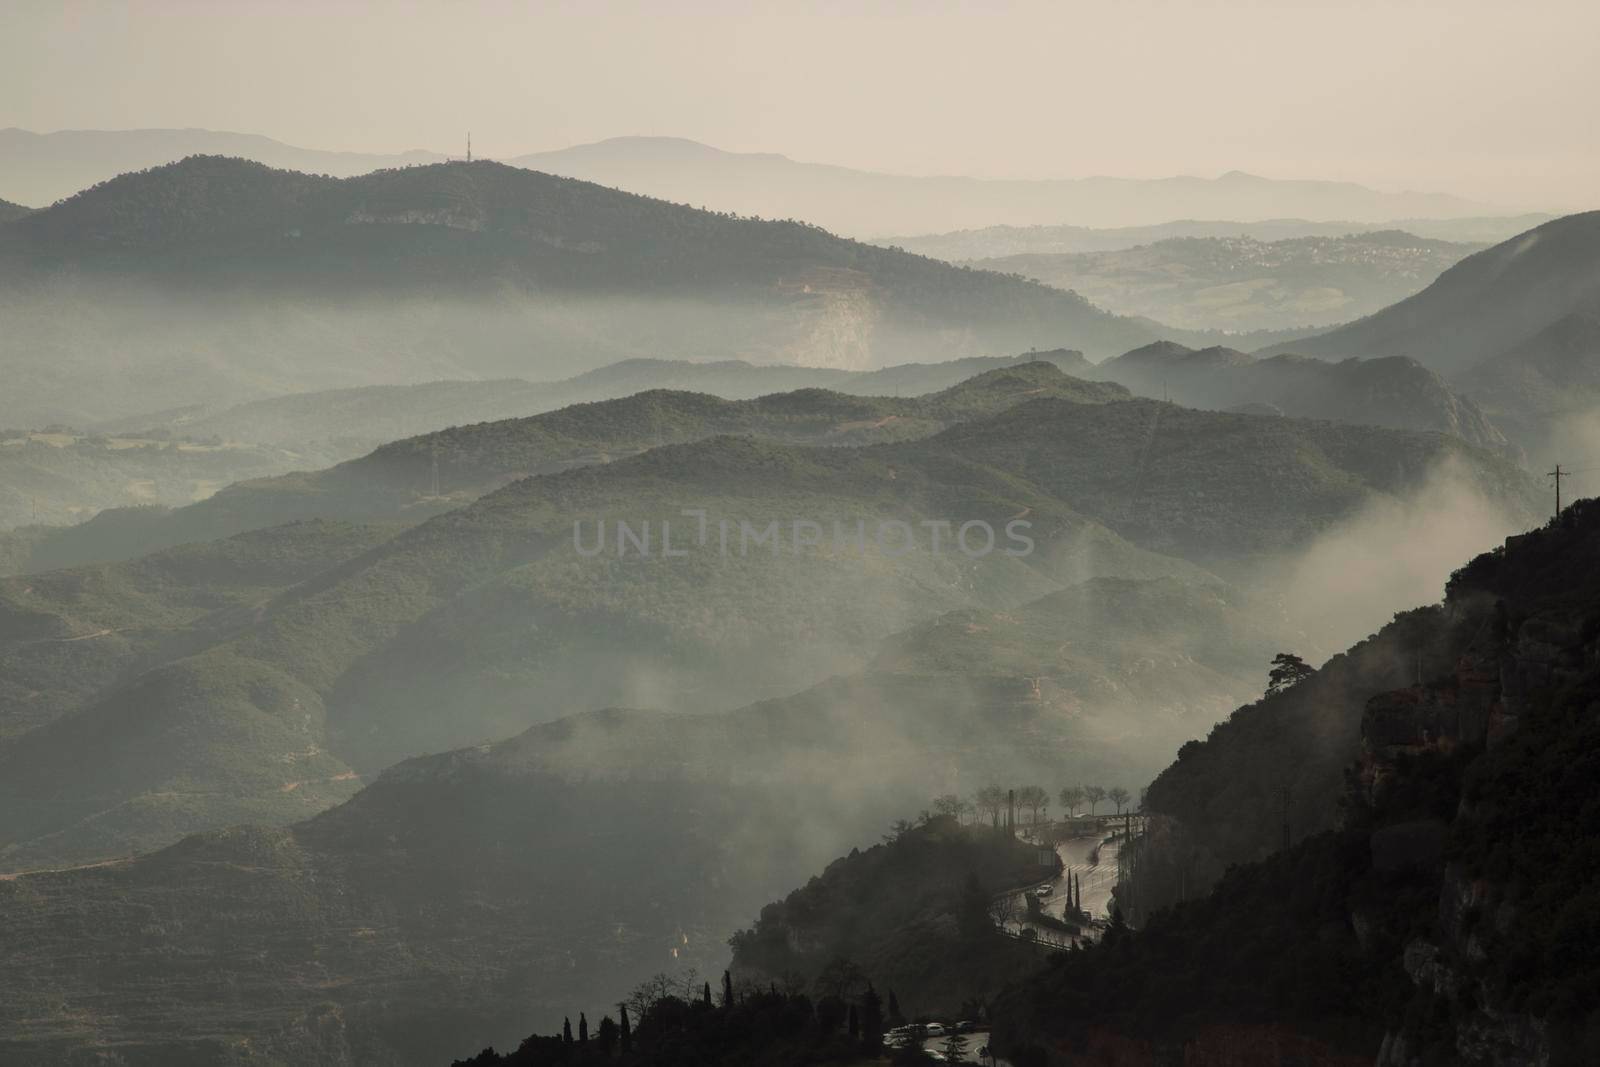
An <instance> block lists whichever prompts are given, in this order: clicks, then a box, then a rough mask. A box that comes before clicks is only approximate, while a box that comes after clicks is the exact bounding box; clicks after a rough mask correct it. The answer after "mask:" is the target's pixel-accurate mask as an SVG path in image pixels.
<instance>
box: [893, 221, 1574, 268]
mask: <svg viewBox="0 0 1600 1067" xmlns="http://www.w3.org/2000/svg"><path fill="white" fill-rule="evenodd" d="M1555 217H1556V216H1554V215H1543V214H1525V215H1493V216H1483V217H1477V218H1470V217H1469V218H1454V219H1428V218H1412V219H1388V220H1385V221H1383V222H1356V221H1354V220H1350V219H1345V220H1336V221H1332V222H1320V221H1312V220H1310V219H1263V220H1262V221H1260V222H1238V221H1229V220H1223V219H1215V220H1210V221H1205V220H1198V219H1178V220H1176V221H1173V222H1162V223H1156V224H1154V225H1150V226H1113V227H1105V228H1098V227H1090V226H986V227H984V228H982V229H977V230H955V231H952V232H950V233H930V234H917V235H909V236H901V237H875V238H873V243H874V244H881V245H890V246H894V247H898V248H904V249H905V250H906V251H907V252H915V253H917V254H918V255H923V256H932V257H933V258H934V259H946V260H949V261H951V262H952V263H954V262H961V261H965V260H976V259H992V258H998V257H1002V256H1021V255H1041V256H1043V255H1073V254H1076V253H1081V252H1118V251H1121V250H1123V249H1127V248H1136V247H1138V246H1140V245H1151V244H1155V243H1157V242H1158V241H1171V240H1176V239H1178V238H1183V237H1193V238H1198V239H1209V238H1234V239H1238V240H1250V241H1261V242H1264V243H1267V242H1273V241H1292V240H1296V239H1298V238H1304V237H1322V238H1335V237H1348V236H1352V235H1355V234H1365V233H1373V232H1376V231H1381V230H1398V231H1400V232H1402V233H1408V234H1413V235H1415V236H1417V237H1420V238H1422V239H1423V240H1425V241H1446V242H1450V243H1453V244H1473V245H1486V244H1497V243H1499V242H1500V241H1504V240H1505V239H1506V238H1508V237H1514V236H1516V235H1517V234H1519V233H1524V232H1526V231H1528V230H1531V229H1533V228H1534V227H1535V226H1538V225H1541V224H1542V223H1546V222H1549V221H1550V220H1551V219H1553V218H1555Z"/></svg>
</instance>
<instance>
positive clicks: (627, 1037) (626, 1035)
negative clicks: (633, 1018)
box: [617, 1004, 633, 1056]
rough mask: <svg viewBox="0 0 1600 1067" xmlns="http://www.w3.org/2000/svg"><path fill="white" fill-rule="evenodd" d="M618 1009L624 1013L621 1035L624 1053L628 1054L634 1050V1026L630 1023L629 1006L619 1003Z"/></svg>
mask: <svg viewBox="0 0 1600 1067" xmlns="http://www.w3.org/2000/svg"><path fill="white" fill-rule="evenodd" d="M617 1010H618V1011H619V1012H621V1013H622V1023H621V1029H620V1036H621V1038H622V1054H623V1055H624V1056H626V1055H627V1054H628V1053H629V1052H631V1051H632V1050H633V1028H632V1027H631V1026H629V1025H628V1006H627V1005H626V1004H618V1005H617Z"/></svg>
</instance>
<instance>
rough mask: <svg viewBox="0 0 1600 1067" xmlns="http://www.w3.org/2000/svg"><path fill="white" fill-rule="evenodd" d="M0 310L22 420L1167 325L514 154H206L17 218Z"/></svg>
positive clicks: (881, 352)
mask: <svg viewBox="0 0 1600 1067" xmlns="http://www.w3.org/2000/svg"><path fill="white" fill-rule="evenodd" d="M0 312H3V313H4V314H5V316H6V317H7V319H8V320H9V321H10V322H11V323H12V328H11V329H10V330H8V331H7V334H6V335H5V337H4V338H3V339H0V345H3V346H4V347H3V348H0V354H3V355H4V356H5V358H6V359H7V360H8V362H9V363H10V364H12V365H13V366H14V368H15V370H14V374H13V380H12V389H10V390H8V395H7V397H6V398H5V401H4V403H3V404H0V423H12V424H22V425H27V424H30V423H36V422H38V421H41V420H48V421H69V422H73V423H77V424H86V423H90V422H96V421H103V420H107V419H113V418H120V417H124V416H127V415H132V414H136V413H138V412H139V411H160V410H167V409H174V408H181V407H185V406H190V405H195V404H217V403H230V402H240V401H245V400H250V399H256V398H259V397H260V396H262V395H263V394H267V393H271V392H289V391H305V390H307V389H320V388H336V387H349V386H356V385H370V384H381V383H400V382H415V381H426V380H431V379H438V378H466V377H522V378H533V379H548V378H553V377H558V376H561V375H564V374H571V373H574V372H578V371H582V370H586V369H590V368H592V367H596V366H599V365H601V364H603V363H607V362H613V361H615V360H618V359H624V358H631V357H639V356H650V357H663V356H667V357H680V358H694V359H715V358H729V357H738V358H744V359H750V360H752V361H754V362H761V363H772V362H791V363H805V364H810V365H815V366H823V367H834V368H840V369H853V370H867V369H873V368H876V367H881V366H885V365H887V364H891V363H897V362H904V361H907V360H921V361H930V360H942V359H949V358H953V357H961V356H973V355H994V354H997V353H1009V352H1018V351H1023V350H1026V349H1029V348H1055V347H1059V346H1062V345H1068V346H1071V347H1074V348H1078V349H1081V350H1083V351H1085V352H1088V353H1090V354H1091V355H1102V356H1103V355H1110V354H1112V353H1114V352H1120V351H1125V350H1126V349H1129V348H1133V347H1136V346H1137V345H1140V344H1144V343H1147V342H1149V341H1151V340H1154V339H1156V338H1157V337H1160V336H1162V335H1163V334H1164V333H1165V331H1163V330H1162V329H1161V328H1160V327H1158V326H1157V325H1156V324H1153V323H1148V322H1143V321H1140V320H1135V319H1128V318H1122V317H1118V316H1115V315H1111V314H1109V313H1107V312H1104V311H1101V310H1099V309H1098V308H1095V307H1093V306H1092V305H1090V304H1089V303H1088V302H1087V301H1085V300H1084V299H1083V298H1081V297H1079V296H1077V295H1075V294H1071V293H1064V292H1060V291H1058V290H1054V289H1050V288H1048V287H1046V286H1042V285H1039V284H1037V283H1034V282H1029V281H1026V280H1023V279H1020V278H1015V277H1008V276H1005V275H1000V274H994V273H990V272H985V271H973V270H967V269H962V268H957V267H953V266H951V265H950V264H947V263H943V262H940V261H937V260H931V259H926V258H924V257H921V256H913V255H910V254H908V253H905V252H899V251H895V250H892V249H885V248H879V247H876V246H873V245H865V244H860V243H858V242H855V241H849V240H844V239H842V238H838V237H834V236H832V235H831V234H829V233H826V232H825V231H823V230H821V229H818V228H817V227H815V226H811V225H806V224H804V223H801V222H795V221H773V220H761V219H755V218H745V217H738V216H734V215H729V214H718V213H714V212H710V211H703V210H698V209H694V208H689V207H684V206H679V205H676V204H670V203H666V202H664V201H660V200H651V199H648V198H646V197H642V196H635V195H632V194H628V193H623V192H619V191H617V190H613V189H606V188H603V187H601V186H598V185H592V184H589V183H587V182H581V181H576V180H573V179H570V178H558V177H554V176H552V175H549V174H541V173H537V172H534V171H528V170H522V169H519V168H516V167H508V166H503V165H500V164H496V163H487V162H480V163H471V164H467V163H449V164H436V165H429V166H418V167H408V168H403V169H399V170H388V171H378V172H375V173H372V174H368V175H363V176H361V177H356V178H346V179H334V178H325V177H315V176H311V175H305V174H299V173H296V172H292V171H278V170H272V169H270V168H268V167H264V166H262V165H260V164H256V163H250V162H246V161H244V160H238V159H224V158H220V157H198V156H197V157H193V158H190V159H187V160H184V161H182V162H179V163H174V164H171V165H168V166H164V167H158V168H155V169H152V170H149V171H141V172H137V173H132V174H126V175H123V176H121V177H118V178H116V179H113V180H111V181H108V182H105V183H103V184H101V185H98V186H95V187H94V188H91V189H88V190H85V191H84V192H82V193H80V194H79V195H77V196H74V197H72V198H70V199H68V200H65V201H62V202H60V203H58V204H55V205H53V206H51V207H50V208H48V209H45V210H43V211H39V212H35V213H33V214H30V215H27V216H24V217H22V218H19V219H16V220H13V221H12V222H9V223H5V224H0ZM91 356H92V357H94V358H92V359H91V358H90V357H91ZM91 365H92V368H93V369H92V371H91ZM91 373H92V374H94V375H95V376H96V377H95V380H96V381H97V382H98V383H100V384H104V383H105V382H108V381H110V382H115V383H117V385H118V388H116V389H104V388H99V389H94V390H87V389H85V388H84V384H85V383H86V382H87V381H89V380H90V379H89V375H90V374H91Z"/></svg>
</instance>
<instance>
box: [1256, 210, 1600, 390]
mask: <svg viewBox="0 0 1600 1067" xmlns="http://www.w3.org/2000/svg"><path fill="white" fill-rule="evenodd" d="M1597 307H1600V211H1591V212H1587V213H1584V214H1580V215H1568V216H1565V217H1563V218H1559V219H1556V220H1554V221H1552V222H1547V223H1544V224H1543V225H1541V226H1538V227H1535V228H1534V229H1532V230H1529V231H1528V232H1527V233H1524V234H1520V235H1518V236H1516V237H1513V238H1511V239H1509V240H1506V241H1503V242H1501V243H1500V244H1497V245H1495V246H1494V247H1493V248H1489V249H1485V250H1484V251H1482V252H1478V253H1476V254H1474V255H1471V256H1468V257H1467V258H1466V259H1464V260H1462V261H1461V262H1460V263H1457V264H1456V265H1455V266H1453V267H1451V268H1450V269H1449V270H1447V271H1445V272H1444V273H1443V274H1441V275H1440V276H1439V279H1438V280H1437V281H1435V282H1434V283H1433V284H1432V285H1430V286H1428V287H1427V288H1426V289H1424V290H1422V291H1421V292H1420V293H1417V294H1416V295H1415V296H1412V297H1409V298H1408V299H1406V300H1402V301H1401V302H1399V303H1398V304H1395V305H1393V306H1392V307H1388V308H1385V309H1383V310H1382V311H1379V312H1377V313H1376V314H1373V315H1369V316H1367V317H1366V318H1364V319H1361V320H1359V321H1357V322H1352V323H1350V324H1349V325H1346V326H1341V327H1339V328H1337V329H1334V330H1330V331H1328V332H1327V333H1322V334H1318V335H1316V336H1314V337H1308V338H1304V339H1300V340H1296V341H1294V342H1292V343H1291V344H1288V345H1278V346H1274V348H1273V349H1272V350H1273V351H1283V350H1291V351H1294V352H1298V353H1301V354H1304V355H1310V356H1321V357H1326V358H1343V357H1346V356H1362V357H1372V356H1410V357H1412V358H1413V359H1416V360H1419V361H1420V362H1422V363H1425V364H1427V365H1428V366H1430V367H1432V368H1434V369H1435V370H1437V371H1440V372H1441V373H1444V374H1447V375H1448V374H1456V373H1460V372H1463V371H1465V370H1467V369H1468V368H1469V367H1471V366H1473V365H1474V364H1476V363H1479V362H1481V361H1482V360H1485V359H1489V358H1491V357H1494V356H1499V355H1501V354H1502V353H1505V352H1507V351H1509V350H1510V349H1512V348H1513V347H1515V346H1517V345H1519V344H1522V343H1523V342H1525V341H1527V340H1529V339H1530V338H1532V337H1533V336H1534V335H1536V334H1538V333H1539V332H1540V331H1542V330H1544V329H1546V328H1548V327H1549V326H1551V325H1552V324H1554V323H1555V322H1557V321H1558V320H1560V319H1563V318H1565V317H1566V316H1568V315H1571V314H1573V313H1574V312H1582V311H1593V310H1595V309H1596V308H1597Z"/></svg>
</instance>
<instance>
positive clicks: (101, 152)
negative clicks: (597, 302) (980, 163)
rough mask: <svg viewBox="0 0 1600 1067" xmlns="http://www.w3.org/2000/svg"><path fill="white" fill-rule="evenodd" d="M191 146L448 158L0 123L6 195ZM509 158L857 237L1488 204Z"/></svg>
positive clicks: (576, 151) (548, 156)
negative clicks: (33, 130) (54, 130)
mask: <svg viewBox="0 0 1600 1067" xmlns="http://www.w3.org/2000/svg"><path fill="white" fill-rule="evenodd" d="M190 155H225V156H238V157H241V158H245V159H252V160H256V161H258V162H261V163H265V164H267V165H269V166H273V167H281V168H286V169H290V170H301V171H309V172H312V173H323V174H330V175H333V176H336V177H349V176H352V175H355V174H361V173H365V172H366V171H370V170H375V169H378V168H380V167H396V166H408V165H412V164H417V163H436V162H442V161H443V160H444V159H445V157H444V156H442V155H439V154H437V153H432V152H423V151H413V152H406V153H401V154H393V155H373V154H363V153H353V152H325V151H315V150H310V149H302V148H296V147H293V146H291V145H286V144H283V143H281V142H279V141H274V140H272V139H271V138H267V137H261V136H258V135H253V134H238V133H227V132H218V131H209V130H115V131H97V130H65V131H60V132H57V133H48V134H38V133H31V132H29V131H26V130H19V129H8V130H3V131H0V196H4V197H6V198H8V199H12V200H16V201H18V202H19V203H23V204H27V205H30V206H35V207H42V206H45V205H47V204H50V203H52V202H54V201H56V200H59V199H63V198H65V197H67V196H70V195H72V194H73V193H75V192H78V191H79V190H81V189H84V188H87V187H88V186H90V185H93V184H94V183H96V182H102V181H106V180H108V179H110V178H112V177H114V176H116V175H118V174H121V173H124V172H126V171H129V170H137V169H143V168H146V167H154V166H160V165H163V164H166V163H171V162H174V161H175V160H178V159H182V158H183V157H185V156H190ZM504 162H507V163H510V164H512V165H514V166H519V167H528V168H531V169H534V170H539V171H545V172H547V173H551V174H560V175H564V176H566V177H572V178H582V179H584V180H586V181H594V182H598V183H600V184H602V185H608V186H612V187H614V188H618V189H625V190H627V191H629V192H633V193H642V194H644V195H647V196H654V197H660V198H662V199H666V200H671V201H674V202H678V203H686V204H692V205H695V206H703V207H706V208H709V209H711V210H715V211H733V212H737V213H739V214H741V215H759V216H761V217H764V218H788V219H799V220H802V221H805V222H810V223H814V224H816V225H820V226H823V227H826V228H828V229H830V230H833V231H835V232H838V233H842V234H846V235H850V236H855V237H868V236H873V235H879V234H884V233H928V232H934V231H944V230H949V229H950V228H952V227H974V226H996V225H1018V226H1027V225H1037V224H1059V223H1075V224H1079V225H1091V224H1092V225H1096V226H1131V225H1149V224H1153V223H1162V222H1167V221H1169V220H1171V219H1174V218H1222V219H1238V220H1241V221H1253V220H1260V219H1281V218H1308V219H1348V220H1352V221H1355V222H1363V223H1376V222H1387V221H1390V220H1394V219H1402V218H1409V217H1417V218H1430V219H1432V218H1458V217H1467V216H1474V215H1484V214H1485V213H1486V212H1485V210H1484V207H1483V205H1481V204H1474V203H1472V202H1470V201H1466V200H1462V199H1460V198H1457V197H1452V196H1446V195H1442V194H1437V193H1417V192H1401V193H1386V192H1378V191H1376V190H1373V189H1369V188H1366V187H1364V186H1360V185H1355V184H1352V183H1349V182H1327V181H1304V180H1282V179H1270V178H1261V177H1257V176H1254V175H1249V174H1243V173H1240V172H1237V171H1235V172H1231V173H1228V174H1225V175H1223V176H1221V177H1220V178H1215V179H1211V178H1196V177H1174V178H1162V179H1128V178H1106V177H1094V178H1067V179H1040V180H985V179H978V178H961V177H910V176H904V175H894V174H880V173H875V172H871V171H862V170H852V169H850V168H848V167H837V166H829V165H825V164H818V163H801V162H796V161H795V160H791V159H788V158H787V157H784V156H781V155H774V154H770V153H740V152H726V151H722V150H721V149H717V148H713V147H711V146H709V145H704V144H699V143H697V142H694V141H688V140H684V139H681V138H673V137H616V138H612V139H609V140H605V141H599V142H596V143H594V144H584V145H575V146H572V147H570V148H564V149H560V150H557V151H552V152H535V153H530V154H528V155H522V156H515V157H512V158H509V159H506V160H504Z"/></svg>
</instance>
